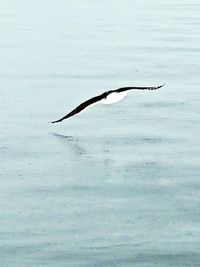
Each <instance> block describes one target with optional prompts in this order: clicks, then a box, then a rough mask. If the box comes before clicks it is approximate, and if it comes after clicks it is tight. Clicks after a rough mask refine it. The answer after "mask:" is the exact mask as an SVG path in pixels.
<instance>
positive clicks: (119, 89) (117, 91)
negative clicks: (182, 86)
mask: <svg viewBox="0 0 200 267" xmlns="http://www.w3.org/2000/svg"><path fill="white" fill-rule="evenodd" d="M164 85H165V84H162V85H159V86H151V87H139V86H138V87H137V86H129V87H121V88H118V89H116V90H112V91H113V92H116V93H121V92H125V91H129V90H157V89H159V88H161V87H163V86H164Z"/></svg>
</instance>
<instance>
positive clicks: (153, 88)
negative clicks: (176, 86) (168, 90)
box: [149, 83, 165, 90]
mask: <svg viewBox="0 0 200 267" xmlns="http://www.w3.org/2000/svg"><path fill="white" fill-rule="evenodd" d="M164 85H165V83H163V84H161V85H158V86H154V87H149V90H157V89H159V88H161V87H163V86H164Z"/></svg>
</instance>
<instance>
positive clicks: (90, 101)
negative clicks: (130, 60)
mask: <svg viewBox="0 0 200 267" xmlns="http://www.w3.org/2000/svg"><path fill="white" fill-rule="evenodd" d="M163 86H164V84H162V85H159V86H154V87H136V86H130V87H121V88H118V89H115V90H110V91H106V92H104V93H103V94H100V95H98V96H95V97H92V98H90V99H88V100H86V101H84V102H83V103H81V104H80V105H79V106H77V107H76V108H75V109H73V110H72V111H71V112H69V113H68V114H67V115H65V116H64V117H62V118H61V119H59V120H56V121H52V123H57V122H61V121H63V120H65V119H68V118H70V117H72V116H74V115H76V114H78V113H79V112H81V111H82V110H84V109H85V108H87V107H88V106H90V105H92V104H94V103H96V102H98V101H101V100H102V99H103V98H106V97H107V96H108V95H109V94H111V93H121V92H124V91H128V90H156V89H159V88H161V87H163Z"/></svg>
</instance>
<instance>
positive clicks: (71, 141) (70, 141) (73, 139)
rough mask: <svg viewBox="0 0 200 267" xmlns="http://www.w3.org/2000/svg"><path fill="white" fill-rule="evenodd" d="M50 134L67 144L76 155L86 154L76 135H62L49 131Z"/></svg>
mask: <svg viewBox="0 0 200 267" xmlns="http://www.w3.org/2000/svg"><path fill="white" fill-rule="evenodd" d="M51 135H52V136H54V137H55V138H57V139H58V140H59V141H60V142H63V143H64V144H67V145H69V147H71V149H72V150H73V151H74V154H76V155H80V156H81V155H86V154H88V152H87V150H86V149H85V148H84V147H83V145H82V144H81V140H80V138H79V137H77V136H73V135H62V134H58V133H51Z"/></svg>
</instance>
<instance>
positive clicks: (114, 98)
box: [101, 92, 127, 105]
mask: <svg viewBox="0 0 200 267" xmlns="http://www.w3.org/2000/svg"><path fill="white" fill-rule="evenodd" d="M126 95H127V93H126V92H121V93H115V92H113V93H111V94H109V95H108V96H107V97H106V98H105V99H102V100H101V103H103V104H106V105H107V104H113V103H116V102H119V101H120V100H122V99H123V98H124V97H125V96H126Z"/></svg>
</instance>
